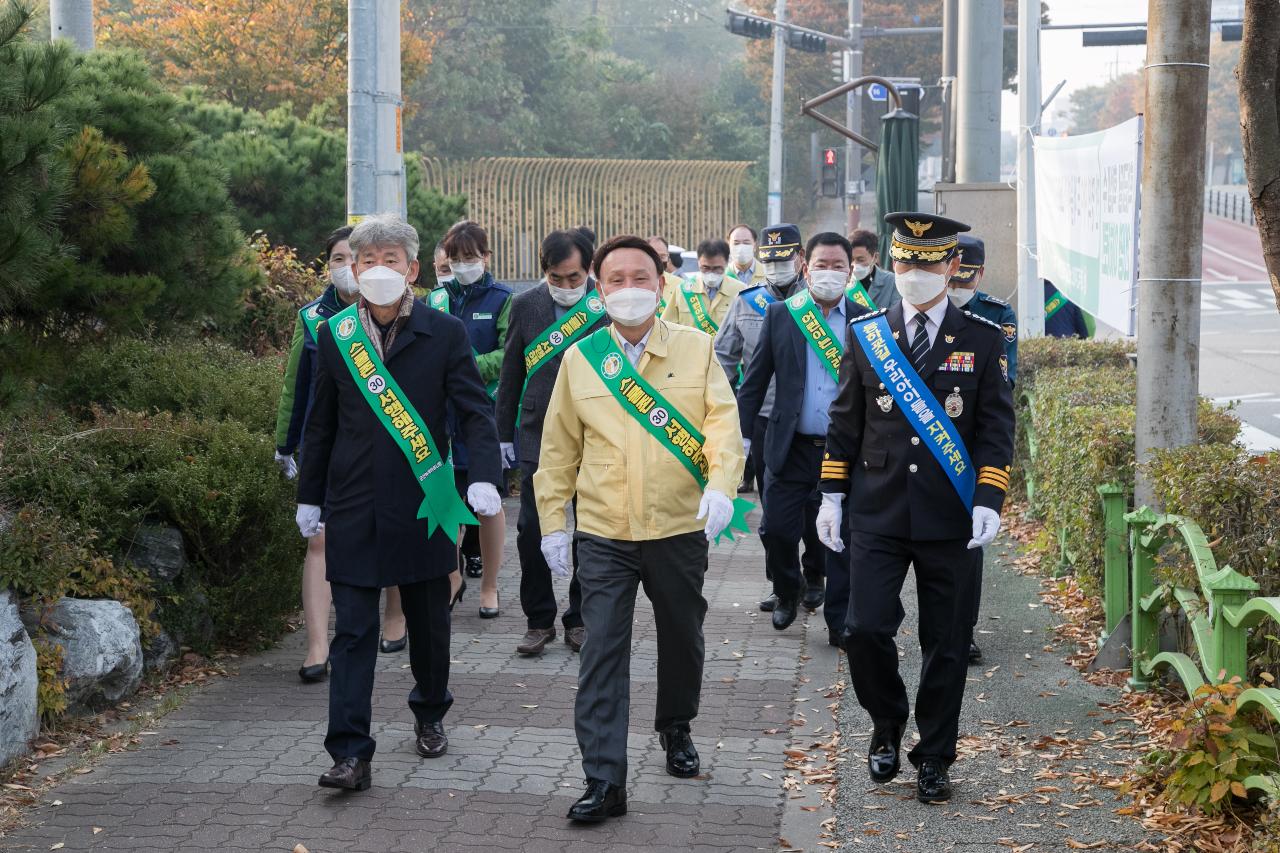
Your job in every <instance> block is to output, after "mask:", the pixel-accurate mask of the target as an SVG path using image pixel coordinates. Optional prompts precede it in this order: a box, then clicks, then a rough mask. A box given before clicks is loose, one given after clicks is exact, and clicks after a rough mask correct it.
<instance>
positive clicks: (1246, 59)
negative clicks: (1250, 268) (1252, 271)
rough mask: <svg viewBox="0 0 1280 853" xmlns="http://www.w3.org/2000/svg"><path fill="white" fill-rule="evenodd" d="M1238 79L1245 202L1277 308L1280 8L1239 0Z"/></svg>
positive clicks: (1270, 0)
mask: <svg viewBox="0 0 1280 853" xmlns="http://www.w3.org/2000/svg"><path fill="white" fill-rule="evenodd" d="M1238 76H1239V80H1240V127H1241V136H1242V138H1243V143H1244V170H1245V175H1246V177H1247V178H1248V181H1249V198H1250V199H1251V200H1252V202H1253V212H1254V216H1255V217H1256V218H1257V220H1258V235H1259V236H1260V237H1261V238H1262V254H1263V257H1264V258H1265V259H1266V263H1267V278H1268V279H1269V280H1270V282H1271V289H1272V291H1274V292H1275V295H1276V306H1277V307H1280V5H1277V3H1276V2H1275V0H1245V4H1244V38H1243V40H1242V41H1241V44H1240V68H1239V72H1238Z"/></svg>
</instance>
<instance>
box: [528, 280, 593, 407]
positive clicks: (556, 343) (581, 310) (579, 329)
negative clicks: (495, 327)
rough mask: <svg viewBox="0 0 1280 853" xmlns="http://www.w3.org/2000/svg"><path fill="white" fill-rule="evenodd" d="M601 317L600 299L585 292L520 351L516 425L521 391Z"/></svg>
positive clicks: (590, 292) (591, 291)
mask: <svg viewBox="0 0 1280 853" xmlns="http://www.w3.org/2000/svg"><path fill="white" fill-rule="evenodd" d="M604 315H605V310H604V300H603V299H601V298H600V294H598V293H596V292H595V291H594V290H589V291H587V292H586V293H585V294H583V297H582V298H581V299H579V300H578V301H577V302H576V303H575V304H574V306H573V307H572V308H570V309H569V310H568V311H566V312H565V314H564V316H563V317H561V318H560V319H559V320H556V321H554V322H553V323H552V324H551V325H550V326H547V327H546V328H545V329H543V330H542V332H541V333H540V334H539V335H538V336H537V337H536V338H534V339H533V341H531V342H530V344H529V345H528V346H527V347H525V348H524V387H522V388H521V389H520V402H519V403H517V404H516V426H517V427H519V426H520V418H521V416H523V415H524V407H523V405H521V404H522V403H523V402H524V392H525V391H526V390H528V388H529V380H530V379H532V378H533V374H535V373H537V372H538V370H540V369H541V368H542V367H543V365H545V364H546V363H547V362H549V361H551V360H552V359H554V358H555V357H556V356H558V355H560V354H561V353H563V352H564V351H565V350H567V349H568V348H569V347H570V346H572V345H573V344H574V342H576V341H577V340H578V338H580V337H582V335H583V334H584V333H586V331H587V330H588V329H590V328H591V327H592V326H594V325H595V323H596V321H597V320H599V319H600V318H601V317H603V316H604Z"/></svg>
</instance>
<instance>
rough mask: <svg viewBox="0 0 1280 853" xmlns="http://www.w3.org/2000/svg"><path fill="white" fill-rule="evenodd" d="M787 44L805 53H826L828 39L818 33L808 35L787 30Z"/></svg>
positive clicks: (798, 31)
mask: <svg viewBox="0 0 1280 853" xmlns="http://www.w3.org/2000/svg"><path fill="white" fill-rule="evenodd" d="M787 44H788V45H789V46H790V47H794V48H795V49H796V50H803V51H804V52H805V53H826V52H827V39H826V37H825V36H820V35H818V34H816V33H806V32H801V31H800V30H792V29H788V30H787Z"/></svg>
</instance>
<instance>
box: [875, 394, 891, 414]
mask: <svg viewBox="0 0 1280 853" xmlns="http://www.w3.org/2000/svg"><path fill="white" fill-rule="evenodd" d="M876 405H877V406H879V407H880V411H882V412H884V413H885V414H886V415H887V414H888V413H889V412H890V411H891V410H892V409H893V396H892V395H891V394H881V395H880V396H879V397H876Z"/></svg>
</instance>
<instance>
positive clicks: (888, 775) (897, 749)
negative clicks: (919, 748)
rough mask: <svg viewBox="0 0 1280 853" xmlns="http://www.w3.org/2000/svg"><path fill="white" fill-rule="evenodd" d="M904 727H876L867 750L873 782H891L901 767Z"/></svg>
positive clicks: (868, 767) (868, 768) (868, 765)
mask: <svg viewBox="0 0 1280 853" xmlns="http://www.w3.org/2000/svg"><path fill="white" fill-rule="evenodd" d="M901 753H902V726H876V727H875V729H874V730H873V731H872V732H871V745H870V746H869V747H868V748H867V770H869V771H870V773H871V781H872V782H880V783H882V784H883V783H884V782H891V781H893V777H895V776H897V775H898V768H899V767H901V761H902V759H901Z"/></svg>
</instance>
